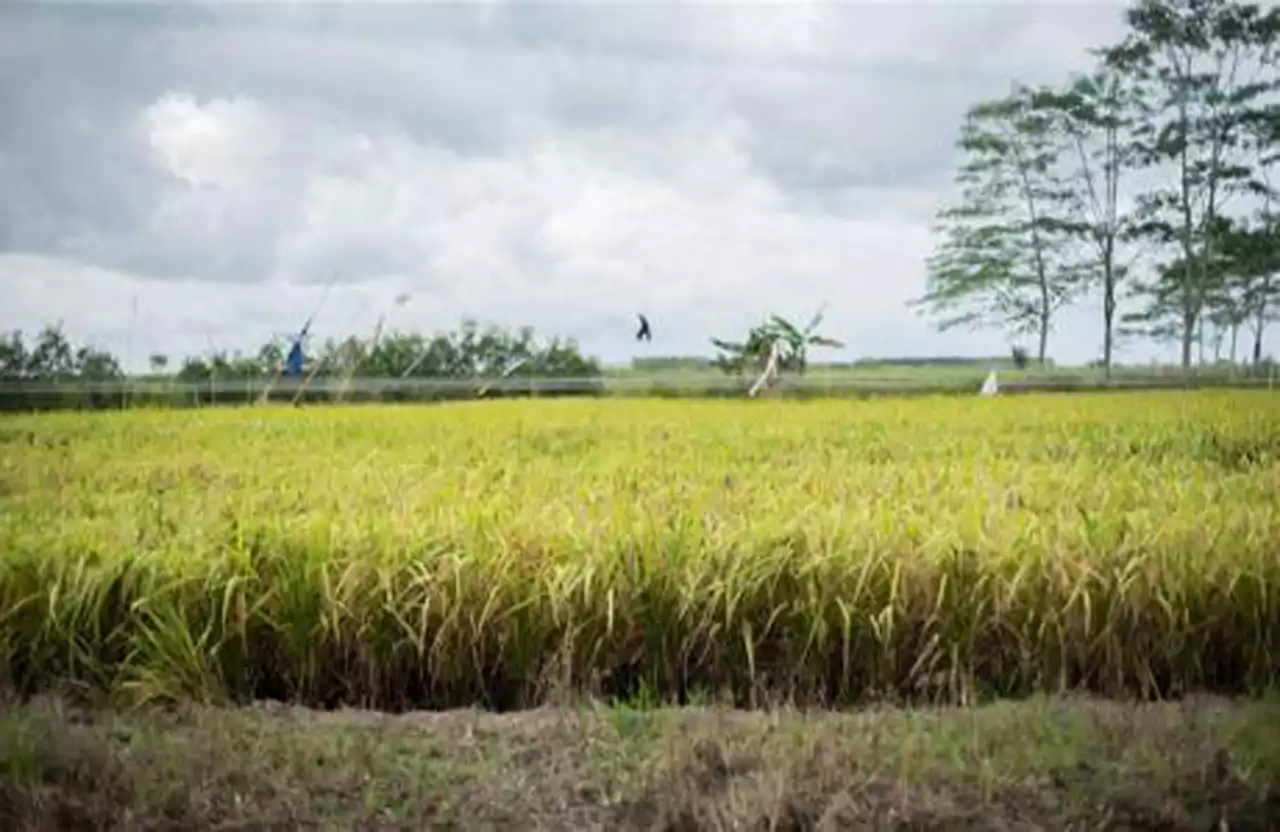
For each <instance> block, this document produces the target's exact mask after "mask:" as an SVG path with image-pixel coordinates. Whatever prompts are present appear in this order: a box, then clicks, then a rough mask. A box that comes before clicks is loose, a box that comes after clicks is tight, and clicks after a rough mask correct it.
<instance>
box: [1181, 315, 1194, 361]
mask: <svg viewBox="0 0 1280 832" xmlns="http://www.w3.org/2000/svg"><path fill="white" fill-rule="evenodd" d="M1195 343H1196V316H1195V315H1194V314H1188V313H1187V311H1186V310H1183V312H1182V369H1183V370H1190V369H1191V355H1192V352H1191V351H1192V348H1193V347H1194V346H1195Z"/></svg>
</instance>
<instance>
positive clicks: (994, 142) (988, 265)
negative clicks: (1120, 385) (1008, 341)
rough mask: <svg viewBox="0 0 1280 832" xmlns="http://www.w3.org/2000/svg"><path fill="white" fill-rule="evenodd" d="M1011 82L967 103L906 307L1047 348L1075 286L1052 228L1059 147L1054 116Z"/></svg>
mask: <svg viewBox="0 0 1280 832" xmlns="http://www.w3.org/2000/svg"><path fill="white" fill-rule="evenodd" d="M1035 103H1036V102H1035V94H1034V93H1033V92H1032V91H1031V90H1030V89H1028V88H1026V87H1024V86H1021V85H1015V87H1014V90H1013V92H1012V93H1011V94H1010V95H1009V96H1008V97H1006V98H1004V99H1001V100H998V101H991V102H984V103H981V104H978V105H976V106H974V107H973V108H971V109H970V110H969V112H968V113H967V114H966V116H965V119H964V123H963V125H962V126H961V132H960V140H959V147H960V149H961V150H962V151H964V153H965V157H966V158H965V161H964V163H963V165H962V166H961V168H960V170H959V173H958V175H957V184H959V185H960V189H961V198H960V204H959V205H958V206H955V207H950V208H946V209H944V210H943V211H941V212H940V213H939V220H940V225H941V230H942V232H943V234H944V239H943V241H942V243H941V244H940V246H939V247H938V249H937V250H936V251H935V252H934V254H933V255H932V256H931V257H930V258H929V261H928V267H929V276H928V280H927V283H926V287H925V293H924V295H923V296H922V297H920V298H918V299H915V300H912V301H910V303H909V305H910V306H913V307H915V308H917V309H918V310H921V311H923V312H925V313H926V314H931V315H934V316H939V317H941V318H942V320H941V321H940V322H939V324H938V328H939V329H940V330H943V331H945V330H947V329H951V328H954V327H961V326H969V327H978V326H987V325H996V326H1000V327H1002V328H1005V329H1006V330H1008V331H1010V332H1012V333H1017V334H1029V333H1034V334H1036V335H1037V336H1038V338H1039V347H1038V349H1037V352H1036V357H1037V359H1038V360H1039V362H1040V363H1041V364H1043V363H1044V361H1045V356H1046V353H1047V351H1048V343H1049V332H1050V330H1051V329H1052V324H1053V319H1054V315H1055V314H1056V313H1057V312H1058V310H1059V309H1060V308H1061V307H1062V306H1063V305H1064V304H1065V303H1066V302H1067V301H1068V300H1069V299H1070V298H1071V296H1072V295H1073V294H1074V292H1075V291H1076V290H1077V288H1078V284H1077V279H1076V274H1075V273H1074V271H1073V270H1072V269H1071V268H1070V267H1069V266H1068V264H1067V262H1066V260H1065V257H1064V251H1065V244H1066V242H1067V238H1066V237H1065V236H1064V235H1063V234H1062V233H1061V232H1060V228H1061V211H1062V208H1063V206H1064V201H1065V194H1064V191H1063V188H1062V183H1061V182H1060V181H1059V180H1058V177H1057V174H1056V170H1057V167H1058V163H1059V160H1060V158H1061V156H1062V154H1063V152H1064V150H1065V142H1064V141H1063V137H1062V134H1061V133H1060V132H1059V131H1057V130H1055V129H1054V126H1055V125H1054V121H1055V119H1054V117H1053V116H1052V115H1051V114H1050V113H1048V112H1046V111H1044V110H1043V109H1041V108H1039V107H1037V106H1035Z"/></svg>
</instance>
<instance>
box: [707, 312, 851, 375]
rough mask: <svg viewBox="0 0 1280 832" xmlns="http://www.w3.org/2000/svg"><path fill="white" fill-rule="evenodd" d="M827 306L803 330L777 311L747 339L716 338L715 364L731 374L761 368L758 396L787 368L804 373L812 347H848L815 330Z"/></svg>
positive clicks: (749, 333)
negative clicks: (727, 339)
mask: <svg viewBox="0 0 1280 832" xmlns="http://www.w3.org/2000/svg"><path fill="white" fill-rule="evenodd" d="M826 306H827V305H826V304H825V303H823V304H822V306H821V308H819V309H818V312H817V313H816V314H815V315H814V316H813V318H812V319H810V321H809V323H808V324H807V325H806V326H805V327H804V328H803V329H802V328H800V327H798V326H796V325H795V324H793V323H792V322H791V321H788V320H787V319H786V318H784V317H782V316H781V315H777V314H774V315H770V316H769V317H768V318H767V319H766V320H765V321H764V323H762V324H760V325H758V326H755V327H752V328H751V330H750V331H748V333H747V338H746V340H745V341H741V342H735V341H724V340H721V339H719V338H712V339H711V343H712V344H714V345H715V346H716V348H717V349H719V350H720V352H721V354H720V355H718V356H717V357H716V359H715V361H714V364H715V365H716V366H717V367H719V368H720V369H721V370H723V371H724V372H725V373H728V374H734V373H742V372H744V371H745V370H747V369H748V368H751V369H757V368H758V369H761V373H760V376H759V378H757V379H756V383H755V384H754V385H752V387H751V391H750V393H749V395H751V396H755V395H756V393H757V392H759V390H760V387H761V386H762V385H765V384H767V385H769V386H770V387H772V386H774V385H775V384H776V383H777V381H778V378H779V374H780V373H781V372H783V371H787V370H794V371H795V372H797V373H799V374H801V375H803V374H804V371H805V368H806V367H807V366H808V363H809V348H810V347H837V348H840V347H843V346H844V343H843V342H842V341H839V340H837V339H835V338H830V337H827V336H825V335H818V334H817V333H816V332H814V330H816V329H817V328H818V325H819V324H821V323H822V318H823V317H824V316H825V314H826Z"/></svg>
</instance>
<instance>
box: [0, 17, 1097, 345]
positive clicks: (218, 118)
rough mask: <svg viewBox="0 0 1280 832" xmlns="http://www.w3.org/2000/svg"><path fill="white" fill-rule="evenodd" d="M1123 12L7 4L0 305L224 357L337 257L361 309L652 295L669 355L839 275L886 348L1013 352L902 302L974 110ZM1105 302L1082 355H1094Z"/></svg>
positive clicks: (1087, 323) (323, 277) (1081, 340)
mask: <svg viewBox="0 0 1280 832" xmlns="http://www.w3.org/2000/svg"><path fill="white" fill-rule="evenodd" d="M1119 23H1120V21H1119V9H1118V7H1117V6H1115V5H1109V4H1091V3H1079V4H1062V5H1051V4H1015V3H989V4H976V3H964V4H961V3H934V4H872V3H867V4H861V5H852V4H848V5H835V4H803V3H795V4H787V5H786V6H760V5H755V4H741V5H736V6H729V5H724V4H679V5H677V4H617V5H615V4H609V5H608V6H588V5H585V4H582V5H577V4H568V3H554V4H552V3H496V2H482V3H468V4H450V5H443V4H422V5H415V4H310V5H304V4H284V3H273V4H225V5H217V6H214V5H211V4H183V5H181V6H160V7H157V6H144V5H141V4H138V5H109V6H92V7H90V6H84V5H70V6H41V7H32V6H23V7H14V6H10V7H6V8H5V9H4V10H3V11H0V106H2V107H3V108H4V112H5V113H6V119H4V120H3V121H0V188H3V190H4V193H5V194H6V196H7V199H6V200H5V202H4V207H0V292H3V293H4V296H5V300H6V301H8V302H7V303H5V304H0V309H2V310H3V311H0V325H3V326H14V325H22V326H25V327H26V328H28V329H30V328H31V327H33V326H36V325H38V324H39V323H40V322H43V321H45V320H48V319H53V318H59V317H61V318H64V319H66V320H67V321H68V324H69V325H71V324H72V323H73V322H79V323H82V324H83V328H81V327H77V329H78V330H80V329H83V330H84V331H86V333H87V334H91V333H89V331H92V333H96V334H95V335H94V337H101V338H104V339H107V340H108V341H112V339H114V341H113V342H118V341H119V340H120V339H121V338H123V337H124V336H123V334H122V333H124V332H126V331H127V330H129V328H130V325H129V324H128V319H129V315H130V311H129V310H130V308H131V303H130V298H132V297H133V295H134V294H139V295H140V296H141V297H142V301H141V304H142V306H143V307H144V309H151V310H152V311H151V312H150V313H146V314H150V315H151V316H152V317H153V318H155V319H156V320H155V321H153V322H152V323H153V325H152V326H149V327H147V328H146V330H145V331H146V333H147V334H146V335H144V336H142V337H144V338H149V339H152V340H153V341H155V342H156V343H155V344H154V346H153V347H148V348H147V349H152V348H155V349H170V348H171V346H167V345H178V344H183V345H186V347H184V348H191V349H197V348H200V344H202V343H204V341H206V340H207V337H206V336H205V335H199V336H198V337H197V336H196V335H191V334H184V333H186V332H187V329H188V328H190V327H195V326H196V324H197V323H199V324H200V327H199V329H201V330H207V331H209V332H217V333H221V335H219V336H218V337H219V338H225V339H232V340H235V339H240V340H244V339H248V340H247V341H246V342H245V345H246V346H248V345H250V344H251V343H252V342H253V339H255V338H258V337H260V335H261V333H263V332H269V331H274V330H277V329H282V328H285V324H283V323H281V320H282V319H287V318H288V310H290V309H293V308H294V306H295V305H296V304H302V305H303V306H307V305H308V302H307V301H306V300H305V299H306V298H308V297H314V294H315V292H316V291H317V289H316V287H315V284H317V283H322V282H327V281H328V280H329V279H330V278H331V277H332V278H336V279H337V280H338V281H339V284H340V286H341V287H343V288H341V289H340V292H342V293H345V294H343V295H342V297H343V298H344V300H341V301H340V302H337V303H336V306H335V311H334V312H332V313H330V314H329V315H328V316H327V317H328V320H329V321H330V324H329V325H331V326H333V327H335V328H338V327H341V326H348V325H350V326H365V325H369V324H370V322H371V321H372V319H373V318H376V315H377V314H378V309H379V304H380V303H382V301H380V300H378V298H380V297H382V296H383V295H385V296H386V297H390V296H393V295H394V293H396V292H399V291H411V292H412V293H413V294H414V296H415V301H414V303H413V304H412V305H411V307H410V308H408V309H406V310H404V311H403V315H404V321H403V323H404V325H406V326H408V325H415V326H450V325H453V324H455V323H456V322H457V320H458V319H459V318H460V317H462V316H464V315H470V316H477V317H480V318H482V319H485V320H494V321H498V322H502V323H509V324H518V323H525V322H529V323H533V324H535V325H536V326H537V327H538V328H539V329H540V330H544V331H548V332H557V333H567V334H573V335H576V336H578V337H579V338H580V340H581V341H582V342H583V344H584V346H586V347H587V348H588V349H589V350H591V351H593V352H596V353H597V354H600V355H603V356H605V357H606V358H611V359H617V358H622V357H625V356H626V355H628V354H630V351H631V350H632V349H633V348H634V344H633V343H631V342H630V341H629V338H628V330H629V327H630V324H629V320H630V316H631V314H632V312H633V311H634V310H635V309H637V308H645V309H647V310H649V311H650V312H651V313H652V314H653V316H654V318H655V325H657V326H659V328H660V329H661V331H662V332H663V333H664V336H663V338H664V340H663V341H662V343H661V344H660V346H658V347H655V348H654V349H655V350H660V351H663V352H672V351H676V352H678V351H699V352H702V351H705V349H706V343H707V341H706V339H707V336H709V335H710V334H718V333H722V332H726V331H731V330H732V329H733V328H735V327H741V326H743V325H745V324H747V323H749V322H751V321H753V320H756V319H758V318H759V317H760V316H761V315H763V314H765V313H766V312H768V311H772V310H773V309H775V308H779V307H780V306H785V307H786V308H787V309H788V310H789V311H791V312H793V313H794V314H797V315H804V314H806V313H807V311H808V310H809V309H811V308H812V307H813V306H815V305H816V304H817V303H818V302H820V301H821V300H822V299H823V298H828V299H830V301H831V317H830V321H831V325H832V327H833V328H835V329H838V330H840V332H841V334H843V335H845V336H846V337H847V338H848V339H849V340H850V342H851V344H852V345H853V347H854V350H855V351H856V352H857V353H861V354H884V353H901V352H917V353H919V352H925V353H940V352H949V351H965V350H990V349H994V350H1001V349H1003V344H1004V339H1003V338H1002V337H1001V336H1000V335H999V334H981V333H979V334H974V335H963V334H947V335H945V336H942V335H937V334H935V333H932V332H931V330H930V328H929V327H928V325H927V323H925V322H923V321H919V320H917V319H916V318H914V316H913V315H912V314H911V313H910V312H909V311H907V310H906V309H905V308H904V306H903V302H904V301H905V300H906V299H907V298H909V297H911V296H913V295H915V294H917V293H918V292H919V291H920V290H921V289H922V288H923V259H924V256H925V255H926V254H927V253H928V249H929V246H930V239H929V235H928V228H929V225H930V222H931V219H932V214H933V212H934V210H935V209H936V207H937V204H938V202H939V201H940V200H942V199H944V198H945V197H946V196H947V194H948V193H949V189H950V186H949V180H950V176H951V172H952V169H953V165H954V161H955V153H954V150H953V143H954V138H955V134H956V129H957V126H958V120H959V118H960V116H961V115H962V113H963V112H964V110H965V108H966V107H967V106H969V105H970V104H971V103H972V102H973V101H974V100H976V99H978V98H980V97H985V96H990V95H998V94H1000V93H1002V92H1004V91H1005V90H1007V89H1008V86H1009V83H1010V82H1011V81H1012V80H1014V79H1015V78H1017V79H1022V80H1029V81H1041V80H1044V81H1052V80H1055V79H1058V78H1061V77H1062V76H1063V75H1064V74H1065V73H1066V72H1067V71H1068V70H1070V69H1072V68H1077V67H1082V66H1085V65H1086V63H1087V56H1086V55H1085V54H1084V51H1083V50H1084V49H1085V48H1086V47H1088V46H1091V45H1096V44H1098V43H1101V42H1106V41H1109V40H1112V39H1114V38H1115V37H1116V36H1117V34H1118V32H1119V28H1120V27H1119ZM36 276H38V279H37V277H36ZM77 282H78V283H79V284H82V285H84V286H85V289H84V291H82V292H70V291H67V287H68V286H69V285H71V284H75V283H77ZM90 284H92V288H89V287H90ZM41 287H45V288H41ZM90 298H92V303H91V304H90V301H89V299H90ZM174 306H182V307H183V312H182V313H181V314H178V313H177V311H176V310H173V309H170V307H174ZM791 307H795V308H794V309H792V308H791ZM165 310H169V311H165ZM146 314H144V316H143V317H146ZM362 315H363V316H364V317H363V318H362V317H361V316H362ZM160 321H168V322H170V324H168V325H163V326H162V325H161V324H160V323H159V322H160ZM1090 327H1091V318H1085V319H1084V320H1083V322H1082V324H1081V325H1080V326H1079V327H1077V328H1076V329H1071V328H1070V327H1066V328H1064V331H1063V334H1062V335H1061V336H1060V342H1059V346H1060V350H1059V352H1060V353H1062V354H1063V355H1064V356H1076V357H1080V356H1089V355H1092V354H1093V352H1094V350H1095V347H1094V344H1093V340H1095V336H1094V334H1093V332H1092V330H1091V328H1090ZM192 339H194V340H192ZM173 348H176V347H173ZM145 351H146V350H143V352H145Z"/></svg>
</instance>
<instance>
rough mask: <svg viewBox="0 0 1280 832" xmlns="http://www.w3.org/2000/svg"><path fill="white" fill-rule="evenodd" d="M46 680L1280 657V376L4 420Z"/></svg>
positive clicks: (699, 677)
mask: <svg viewBox="0 0 1280 832" xmlns="http://www.w3.org/2000/svg"><path fill="white" fill-rule="evenodd" d="M0 656H3V659H4V661H3V663H2V664H0V672H5V673H7V676H8V678H7V679H6V680H4V683H5V684H6V685H8V686H12V687H16V688H17V689H19V690H20V691H22V692H26V693H30V692H34V691H37V690H45V689H50V688H53V689H57V690H59V691H61V692H72V693H79V694H83V695H85V696H91V697H92V696H96V695H101V694H108V695H110V696H113V697H121V698H124V699H127V700H129V701H135V702H136V701H150V700H178V699H190V698H196V699H200V700H204V701H209V702H214V703H227V702H236V701H248V700H253V699H261V698H275V699H281V700H290V701H295V702H300V703H304V704H311V705H320V706H333V705H338V704H349V705H361V706H366V707H378V708H383V709H391V710H400V709H406V708H424V707H425V708H441V707H454V706H470V705H479V706H485V707H491V708H500V709H506V708H516V707H523V706H530V705H535V704H539V703H543V702H546V701H550V700H551V699H553V698H555V697H559V696H563V695H566V694H572V695H577V694H589V695H603V696H611V695H612V696H627V697H635V696H640V695H651V696H654V697H660V698H663V699H667V700H673V701H695V700H697V699H698V698H699V697H713V698H731V699H732V700H733V701H734V702H735V703H737V704H739V705H759V704H765V703H769V702H776V701H779V700H786V701H791V702H797V703H808V704H825V705H850V704H856V703H863V702H867V701H871V700H894V701H903V700H909V701H921V700H927V701H972V700H974V699H976V698H986V697H992V696H1021V695H1027V694H1032V693H1041V692H1056V691H1061V690H1064V689H1072V690H1088V691H1092V692H1096V693H1101V694H1104V695H1113V696H1139V697H1152V696H1177V695H1179V694H1184V693H1189V692H1193V691H1214V692H1226V693H1243V692H1250V691H1256V690H1258V689H1260V688H1263V687H1267V686H1270V685H1272V684H1274V683H1275V682H1276V681H1277V678H1278V677H1280V396H1276V395H1274V394H1270V393H1268V392H1266V391H1201V392H1160V393H1135V394H1127V395H1115V394H1111V395H1108V394H1093V395H1088V394H1081V395H1070V396H1035V395H1030V396H1019V397H1014V398H1007V399H1005V398H997V399H992V400H982V399H978V398H976V397H975V398H965V399H957V398H943V397H936V398H922V399H912V400H881V401H847V400H846V401H809V402H786V401H759V402H745V401H709V402H708V401H625V400H621V401H620V400H576V401H566V400H532V401H496V402H477V403H460V404H448V405H441V406H436V407H407V406H406V407H394V406H390V407H380V406H370V407H347V408H340V407H338V408H308V409H302V410H295V409H292V408H287V407H280V408H277V407H262V408H234V409H205V410H194V411H192V410H186V411H131V412H112V413H97V414H73V413H61V414H50V415H44V416H38V417H34V416H24V417H7V418H4V419H2V420H0Z"/></svg>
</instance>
